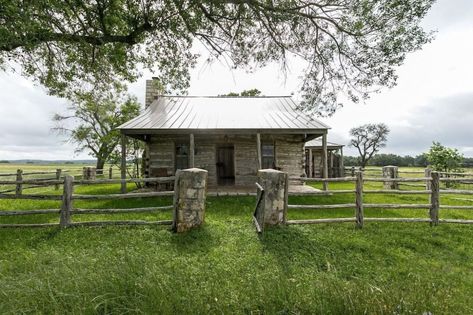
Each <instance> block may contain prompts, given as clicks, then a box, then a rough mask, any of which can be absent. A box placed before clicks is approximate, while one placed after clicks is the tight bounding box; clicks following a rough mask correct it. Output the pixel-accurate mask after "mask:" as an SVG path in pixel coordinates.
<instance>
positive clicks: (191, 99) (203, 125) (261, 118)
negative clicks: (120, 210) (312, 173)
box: [118, 96, 330, 135]
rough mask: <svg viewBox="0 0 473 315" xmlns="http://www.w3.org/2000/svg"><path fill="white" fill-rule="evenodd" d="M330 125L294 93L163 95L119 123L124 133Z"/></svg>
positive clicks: (320, 129)
mask: <svg viewBox="0 0 473 315" xmlns="http://www.w3.org/2000/svg"><path fill="white" fill-rule="evenodd" d="M329 128H330V127H329V126H327V125H326V124H324V123H322V122H321V121H319V120H317V119H315V118H313V117H311V116H310V115H308V114H306V113H304V112H303V111H301V110H300V109H299V108H298V107H297V105H296V103H295V102H294V101H293V100H292V98H291V97H290V96H270V97H268V96H266V97H217V96H160V97H158V98H157V99H156V100H154V101H153V102H152V103H151V104H150V106H149V107H148V108H147V109H146V110H145V111H144V112H143V113H142V114H141V115H139V116H138V117H136V118H134V119H132V120H130V121H128V122H126V123H124V124H123V125H121V126H119V127H118V129H120V130H121V132H122V133H124V134H136V135H137V134H141V135H143V134H156V133H160V134H163V133H205V132H217V133H218V132H225V133H254V132H261V133H264V132H271V133H307V134H322V133H325V132H326V131H327V129H329Z"/></svg>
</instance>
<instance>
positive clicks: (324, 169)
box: [322, 133, 328, 190]
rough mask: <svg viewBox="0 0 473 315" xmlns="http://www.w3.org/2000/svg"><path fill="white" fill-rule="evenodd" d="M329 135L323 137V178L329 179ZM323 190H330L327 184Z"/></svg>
mask: <svg viewBox="0 0 473 315" xmlns="http://www.w3.org/2000/svg"><path fill="white" fill-rule="evenodd" d="M327 162H328V161H327V134H326V133H324V135H323V136H322V178H328V163H327ZM323 189H324V190H327V189H328V184H327V182H324V183H323Z"/></svg>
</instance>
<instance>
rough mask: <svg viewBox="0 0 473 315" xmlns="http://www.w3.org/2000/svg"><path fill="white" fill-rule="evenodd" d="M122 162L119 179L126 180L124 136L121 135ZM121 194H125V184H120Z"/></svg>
mask: <svg viewBox="0 0 473 315" xmlns="http://www.w3.org/2000/svg"><path fill="white" fill-rule="evenodd" d="M121 146H122V160H121V179H123V180H124V179H126V136H125V134H123V133H122V139H121ZM121 193H122V194H125V193H126V182H122V183H121Z"/></svg>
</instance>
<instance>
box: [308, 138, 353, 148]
mask: <svg viewBox="0 0 473 315" xmlns="http://www.w3.org/2000/svg"><path fill="white" fill-rule="evenodd" d="M343 146H344V145H343V144H338V143H334V142H329V141H327V148H341V147H343ZM304 147H306V148H319V147H320V148H321V147H322V139H321V138H317V139H313V140H310V141H307V142H306V143H305V145H304Z"/></svg>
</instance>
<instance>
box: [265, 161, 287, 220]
mask: <svg viewBox="0 0 473 315" xmlns="http://www.w3.org/2000/svg"><path fill="white" fill-rule="evenodd" d="M258 183H259V184H260V185H261V186H262V187H263V189H264V209H263V211H264V224H265V225H278V224H282V223H284V222H285V220H286V213H287V200H286V199H287V192H286V190H287V189H288V187H287V186H288V185H287V173H283V172H281V171H277V170H273V169H263V170H259V171H258Z"/></svg>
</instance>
